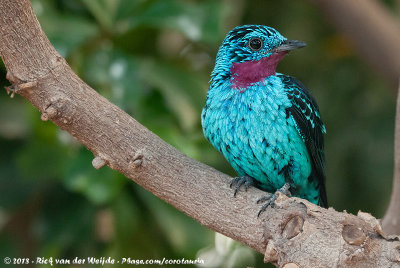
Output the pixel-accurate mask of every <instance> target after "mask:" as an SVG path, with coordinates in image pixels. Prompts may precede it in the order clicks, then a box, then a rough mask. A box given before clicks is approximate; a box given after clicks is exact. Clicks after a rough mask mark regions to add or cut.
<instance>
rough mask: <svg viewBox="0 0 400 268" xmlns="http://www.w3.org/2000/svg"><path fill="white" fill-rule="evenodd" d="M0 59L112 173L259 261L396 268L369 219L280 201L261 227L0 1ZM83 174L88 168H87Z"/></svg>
mask: <svg viewBox="0 0 400 268" xmlns="http://www.w3.org/2000/svg"><path fill="white" fill-rule="evenodd" d="M0 56H1V58H2V59H3V62H4V64H5V66H6V68H7V71H8V74H7V79H8V80H9V81H10V82H11V83H12V88H10V89H11V90H12V91H13V92H15V93H16V94H20V95H21V96H23V97H25V98H26V99H27V100H28V101H30V102H31V103H32V104H33V105H34V106H35V107H36V108H37V109H38V110H39V111H40V112H41V113H42V117H41V118H42V120H51V121H52V122H54V123H55V124H56V125H58V126H59V127H60V128H62V129H63V130H65V131H67V132H69V133H70V134H71V135H72V136H74V137H75V138H76V139H77V140H78V141H80V142H81V143H82V144H84V145H85V146H86V147H87V148H88V149H89V150H91V151H92V152H93V154H94V155H95V158H94V159H93V162H92V164H93V166H94V167H95V168H101V167H102V166H104V165H108V166H110V167H111V168H113V169H116V170H118V171H120V172H122V173H123V174H124V175H125V176H126V177H128V178H131V179H132V180H134V181H135V182H136V183H138V184H139V185H141V186H142V187H144V188H145V189H147V190H149V191H151V192H152V193H153V194H155V195H156V196H158V197H160V198H161V199H163V200H165V201H166V202H168V203H170V204H172V205H173V206H175V207H176V208H178V209H179V210H181V211H183V212H184V213H186V214H187V215H188V216H190V217H192V218H194V219H195V220H197V221H198V222H199V223H200V224H202V225H204V226H206V227H208V228H210V229H212V230H215V231H217V232H220V233H222V234H224V235H226V236H229V237H231V238H233V239H235V240H237V241H240V242H241V243H243V244H245V245H248V246H249V247H251V248H253V249H255V250H257V251H259V252H261V253H263V254H265V260H266V261H270V262H273V263H275V264H276V265H277V266H280V267H395V266H396V265H397V266H399V265H400V241H399V238H398V237H393V238H387V237H385V235H384V234H383V233H382V231H381V227H380V225H379V222H378V221H377V220H376V219H375V218H374V217H372V216H371V215H369V214H365V213H359V215H358V216H354V215H350V214H347V213H345V212H344V213H340V212H336V211H334V210H333V209H328V210H327V209H324V208H320V207H318V206H315V205H313V204H310V203H309V202H307V201H305V200H302V199H298V198H287V197H285V196H283V195H280V196H279V198H278V199H277V201H276V206H275V208H268V209H267V210H266V211H265V212H264V213H263V214H262V215H261V216H260V218H257V216H256V215H257V212H258V209H259V207H258V206H257V205H255V202H256V200H257V199H258V198H259V197H261V196H262V195H263V192H261V191H259V190H257V189H254V188H252V189H249V191H248V192H247V193H240V194H238V195H237V197H236V198H233V192H232V190H231V189H229V187H228V185H229V181H230V179H231V178H230V177H228V176H227V175H224V174H222V173H220V172H218V171H216V170H214V169H213V168H211V167H208V166H206V165H204V164H201V163H199V162H197V161H195V160H193V159H191V158H189V157H187V156H185V155H183V154H182V153H180V152H179V151H177V150H176V149H175V148H173V147H172V146H170V145H168V144H167V143H165V142H164V141H162V140H161V139H160V138H159V137H157V136H156V135H155V134H153V133H152V132H150V131H149V130H148V129H146V128H145V127H143V126H142V125H140V124H139V123H138V122H137V121H136V120H134V119H133V118H131V117H130V116H129V115H128V114H126V113H125V112H124V111H122V110H121V109H119V108H118V107H117V106H115V105H113V104H112V103H110V102H108V101H107V100H106V99H105V98H103V97H102V96H100V95H99V94H98V93H97V92H96V91H94V90H93V89H92V88H90V87H89V86H88V85H86V84H85V83H84V82H83V81H82V80H81V79H80V78H79V77H78V76H77V75H76V74H74V73H73V71H72V70H71V69H70V67H69V66H68V64H67V63H66V61H65V60H64V59H63V58H62V57H61V56H60V55H59V54H58V53H57V52H56V51H55V49H54V48H53V47H52V46H51V44H50V42H49V41H48V39H47V38H46V36H45V35H44V33H43V31H42V30H41V28H40V25H39V23H38V21H37V19H36V17H35V15H34V13H33V10H32V7H31V5H30V3H29V1H28V0H0ZM88 164H89V163H88Z"/></svg>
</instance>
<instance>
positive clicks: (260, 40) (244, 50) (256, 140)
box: [201, 25, 328, 215]
mask: <svg viewBox="0 0 400 268" xmlns="http://www.w3.org/2000/svg"><path fill="white" fill-rule="evenodd" d="M304 46H305V43H304V42H300V41H295V40H288V39H287V38H285V37H284V36H282V35H281V34H280V33H279V32H278V31H277V30H275V29H273V28H271V27H267V26H263V25H244V26H239V27H236V28H234V29H233V30H232V31H230V32H229V33H228V34H227V36H226V37H225V39H224V41H223V43H222V45H221V47H220V48H219V51H218V54H217V58H216V63H215V67H214V70H213V72H212V74H211V77H212V78H211V81H210V87H209V89H208V92H207V100H206V104H205V107H204V108H203V111H202V114H201V119H202V120H201V123H202V127H203V132H204V135H205V137H206V138H207V140H208V141H209V142H210V143H211V144H212V145H213V146H214V147H215V148H216V149H217V150H218V151H219V152H221V153H222V154H223V155H224V157H225V158H226V159H227V160H228V162H229V163H230V164H231V165H232V167H233V168H234V169H235V170H236V171H237V173H238V175H239V176H238V177H236V178H234V179H233V180H232V182H231V184H230V186H231V187H234V188H235V190H234V196H236V194H237V192H238V190H239V189H240V188H241V187H242V186H243V187H244V188H245V190H247V189H248V188H249V187H250V186H254V187H257V188H259V189H261V190H264V191H266V192H269V193H271V194H268V195H266V196H265V197H263V198H261V199H260V200H258V203H261V202H265V203H264V204H263V206H262V207H261V210H260V212H259V213H258V215H260V214H261V213H262V212H263V211H264V210H265V209H266V208H267V207H268V206H270V205H271V206H273V204H274V202H275V200H276V197H277V196H276V191H280V192H282V193H284V194H286V195H288V196H290V195H293V196H297V197H300V198H304V199H307V200H309V201H310V202H312V203H314V204H317V205H320V206H324V207H327V206H328V202H327V196H326V190H325V158H324V134H325V133H326V130H325V126H324V124H323V122H322V120H321V116H320V113H319V109H318V105H317V103H316V101H315V100H314V98H313V96H312V95H311V93H310V92H309V91H308V90H307V88H306V87H305V86H304V85H303V84H302V83H301V82H300V81H299V80H297V79H296V78H294V77H291V76H288V75H284V74H280V73H276V67H277V65H278V63H279V62H280V61H281V60H282V59H283V57H284V56H285V55H286V54H288V53H289V51H291V50H293V49H297V48H301V47H304Z"/></svg>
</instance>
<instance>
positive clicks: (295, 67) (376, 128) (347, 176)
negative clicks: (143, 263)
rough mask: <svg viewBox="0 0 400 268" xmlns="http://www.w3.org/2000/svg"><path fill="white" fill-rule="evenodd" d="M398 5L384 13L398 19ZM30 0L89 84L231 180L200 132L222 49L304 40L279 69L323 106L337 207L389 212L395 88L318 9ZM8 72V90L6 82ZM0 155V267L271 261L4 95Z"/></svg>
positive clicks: (290, 4)
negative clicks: (235, 38)
mask: <svg viewBox="0 0 400 268" xmlns="http://www.w3.org/2000/svg"><path fill="white" fill-rule="evenodd" d="M333 2H334V1H333ZM399 2H400V1H397V0H391V1H389V0H387V1H379V5H381V6H382V7H383V8H385V9H387V10H388V14H389V15H390V16H393V17H395V18H397V19H398V18H399V10H400V3H399ZM31 3H32V5H33V7H34V11H35V13H36V15H37V16H38V19H39V21H40V24H41V26H42V28H43V30H44V31H45V33H46V34H47V36H48V37H49V39H50V41H51V42H52V44H53V45H54V46H55V48H56V49H57V51H58V52H59V53H60V54H61V55H62V56H63V57H65V58H66V59H67V61H68V63H69V64H70V66H71V67H72V68H73V70H74V71H75V72H76V73H77V74H78V75H79V76H80V77H81V78H82V79H83V80H84V81H85V82H87V83H88V84H89V85H90V86H91V87H93V88H94V89H96V90H97V91H98V92H99V93H100V94H102V95H103V96H105V97H106V98H108V99H109V100H110V101H111V102H113V103H115V104H116V105H118V106H119V107H121V108H122V109H124V110H125V111H126V112H128V113H129V114H130V115H131V116H133V117H134V118H135V119H137V120H138V121H139V122H140V123H142V124H143V125H144V126H146V127H147V128H149V129H150V130H152V131H153V132H155V133H156V134H157V135H158V136H160V137H161V138H162V139H164V140H165V141H166V142H168V143H170V144H172V145H173V146H175V147H176V148H178V149H179V150H180V151H182V152H183V153H185V154H187V155H188V156H190V157H192V158H194V159H197V160H199V161H201V162H204V163H206V164H208V165H211V166H213V167H215V168H216V169H218V170H220V171H223V172H225V173H227V174H230V175H231V176H235V172H234V171H233V169H232V168H231V167H230V166H229V165H228V163H227V162H226V161H225V160H224V158H223V157H222V155H220V154H219V153H218V152H217V151H216V150H215V149H213V148H212V146H211V145H210V144H209V143H208V142H207V141H206V140H205V138H204V137H203V134H202V130H201V126H200V113H201V109H202V106H203V104H204V102H205V95H206V91H207V87H208V81H209V79H210V76H209V74H210V72H211V70H212V68H213V65H214V61H215V56H216V53H217V50H218V46H219V45H220V43H221V42H222V40H223V38H224V36H225V34H226V33H227V32H228V31H229V30H230V29H232V28H233V27H235V26H237V25H241V24H265V25H269V26H272V27H275V28H276V29H278V30H279V31H280V32H281V33H282V34H283V35H284V36H286V37H288V38H289V39H297V40H302V41H305V42H307V44H308V46H307V47H305V48H303V49H301V50H299V51H295V52H293V53H291V55H290V56H288V57H286V58H285V59H284V60H283V61H282V62H281V63H280V65H279V66H278V71H279V72H282V73H285V74H290V75H293V76H295V77H297V78H298V79H299V80H301V81H302V82H303V83H304V84H305V85H306V86H307V87H308V88H310V90H311V92H312V93H313V95H314V97H315V98H316V100H317V102H318V104H319V107H320V110H321V114H322V118H323V120H324V122H325V124H326V127H327V135H326V136H325V141H326V143H325V144H326V150H325V152H326V162H327V164H326V166H327V170H326V172H327V192H328V200H329V202H330V205H331V206H333V207H334V208H335V209H336V210H339V211H343V210H346V211H348V212H351V213H357V211H358V210H362V211H366V212H370V213H372V214H373V215H374V216H376V217H378V218H381V217H382V216H383V215H384V212H385V209H386V207H387V205H388V201H389V197H390V192H391V183H392V169H393V132H394V115H395V99H396V85H395V82H394V81H393V79H390V77H388V76H387V75H386V76H385V73H384V72H382V70H381V72H379V68H376V67H375V68H374V66H376V65H374V62H373V60H372V61H371V60H365V57H366V56H365V54H362V53H359V49H358V47H357V46H356V45H353V44H354V42H352V40H351V36H350V37H349V35H346V34H345V33H343V32H342V30H343V28H342V30H341V29H340V27H339V28H336V27H335V23H332V20H330V19H328V18H327V16H326V14H325V12H324V9H323V8H321V6H319V5H315V4H314V2H312V1H295V0H284V1H272V0H271V1H244V0H231V1H227V0H225V1H211V0H206V1H194V0H193V1H184V0H170V1H166V0H135V1H130V0H97V1H94V0H73V1H71V0H59V1H50V0H32V1H31ZM366 62H368V63H366ZM0 64H1V66H0V87H1V88H3V87H4V86H7V85H9V82H8V81H6V80H5V75H6V70H5V68H4V65H3V63H2V62H0ZM0 151H1V154H0V257H1V260H2V259H3V257H4V256H9V257H21V258H22V257H37V256H43V257H53V258H71V259H72V258H74V257H76V256H78V257H82V258H86V257H88V256H93V257H101V256H106V257H108V256H111V257H114V258H120V257H130V258H132V259H157V258H161V259H162V258H163V257H166V258H169V259H174V258H175V259H181V258H186V259H196V258H197V257H199V258H202V259H204V260H205V261H206V265H205V267H244V266H256V267H259V266H262V265H263V256H262V255H261V254H259V253H256V252H254V251H253V250H251V249H249V248H247V247H244V246H242V245H240V244H239V243H236V242H232V241H230V240H228V239H226V238H224V237H223V236H221V235H216V234H215V233H214V232H212V231H210V230H208V229H206V228H205V227H203V226H201V225H200V224H198V223H197V222H195V221H194V220H192V219H191V218H189V217H187V216H185V215H184V214H183V213H181V212H179V211H178V210H176V209H175V208H173V207H171V206H170V205H168V204H166V203H165V202H163V201H161V200H159V199H158V198H156V197H155V196H153V195H152V194H151V193H149V192H147V191H145V190H143V189H142V188H141V187H139V186H137V185H136V184H135V183H134V182H132V181H131V180H129V179H126V178H125V177H124V176H122V175H121V174H119V173H117V172H115V171H113V170H111V169H110V168H108V167H105V168H102V169H100V170H95V169H94V168H93V167H92V165H91V160H92V158H93V155H92V153H91V152H89V151H88V150H87V149H86V148H84V147H83V146H81V145H80V144H79V143H77V142H76V141H75V140H74V139H73V138H71V136H69V134H67V133H65V132H63V131H61V130H60V129H58V128H57V127H56V126H55V125H54V124H52V123H51V122H50V121H49V122H42V121H41V120H40V114H39V112H38V111H37V110H36V109H34V108H33V106H32V105H31V104H30V103H29V102H27V101H26V100H25V99H23V98H22V97H20V96H18V95H16V96H15V97H14V98H13V99H11V98H10V96H9V95H7V93H6V91H5V90H3V91H0ZM24 267H29V266H24ZM80 267H82V266H80Z"/></svg>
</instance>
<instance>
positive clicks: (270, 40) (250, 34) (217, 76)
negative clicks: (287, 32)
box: [211, 25, 306, 91]
mask: <svg viewBox="0 0 400 268" xmlns="http://www.w3.org/2000/svg"><path fill="white" fill-rule="evenodd" d="M305 45H306V44H305V43H304V42H300V41H295V40H288V39H287V38H285V37H284V36H282V35H281V34H280V33H279V32H278V31H277V30H275V29H274V28H271V27H268V26H264V25H244V26H238V27H236V28H234V29H233V30H232V31H230V32H229V33H228V34H227V35H226V37H225V39H224V41H223V43H222V45H221V47H220V48H219V51H218V54H217V59H216V64H215V67H214V70H213V72H212V79H211V80H212V83H213V84H214V85H216V84H220V83H222V82H224V81H226V80H227V79H229V80H230V81H231V84H232V87H233V88H238V89H240V90H241V91H242V90H245V88H247V87H248V86H249V85H251V84H253V83H256V82H259V81H260V80H262V79H265V78H266V77H268V76H270V75H274V74H275V70H276V66H277V64H278V62H279V61H280V60H282V58H283V57H284V56H285V55H286V54H287V53H288V52H289V51H290V50H292V49H296V48H301V47H304V46H305Z"/></svg>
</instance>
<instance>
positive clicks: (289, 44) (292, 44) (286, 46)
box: [272, 40, 307, 52]
mask: <svg viewBox="0 0 400 268" xmlns="http://www.w3.org/2000/svg"><path fill="white" fill-rule="evenodd" d="M306 45H307V44H306V43H304V42H302V41H297V40H285V41H283V43H282V44H281V45H280V46H279V47H276V48H274V49H273V50H272V51H274V52H280V51H290V50H293V49H298V48H302V47H305V46H306Z"/></svg>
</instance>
